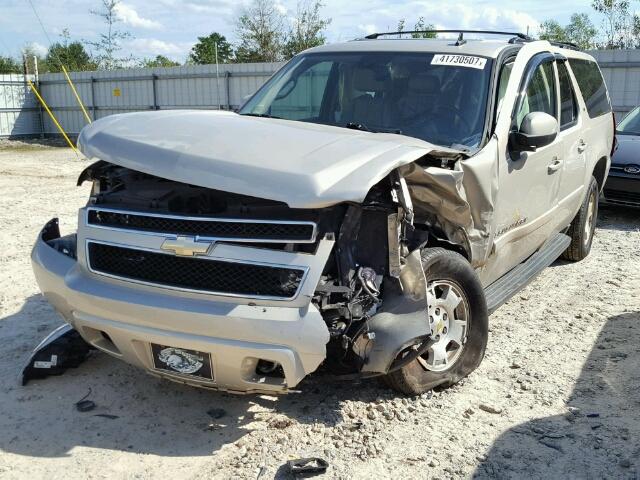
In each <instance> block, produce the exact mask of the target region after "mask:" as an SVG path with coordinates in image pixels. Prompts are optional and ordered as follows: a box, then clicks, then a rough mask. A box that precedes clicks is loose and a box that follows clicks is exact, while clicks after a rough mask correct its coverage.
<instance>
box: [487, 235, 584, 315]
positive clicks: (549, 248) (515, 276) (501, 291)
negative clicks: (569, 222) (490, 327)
mask: <svg viewBox="0 0 640 480" xmlns="http://www.w3.org/2000/svg"><path fill="white" fill-rule="evenodd" d="M570 243H571V237H569V236H567V235H565V234H563V233H558V234H557V235H556V236H555V237H553V238H551V240H549V241H548V242H547V243H546V244H544V245H543V246H542V248H540V250H538V251H537V252H536V253H534V254H533V255H531V256H530V257H529V258H528V259H526V260H525V261H524V262H522V263H521V264H520V265H518V266H517V267H515V268H514V269H512V270H510V271H509V272H507V273H505V274H504V275H503V276H502V277H500V278H499V279H498V280H496V281H495V282H493V283H492V284H491V285H489V286H488V287H486V288H485V289H484V296H485V298H486V300H487V310H488V311H489V315H491V314H492V313H493V312H495V311H496V310H497V309H498V308H500V307H501V306H502V305H503V304H504V303H505V302H507V300H509V299H510V298H511V297H513V296H514V295H515V294H517V293H518V292H519V291H520V290H522V289H523V288H524V287H526V286H527V285H529V283H531V281H532V280H533V279H534V278H536V277H537V276H538V274H539V273H540V272H542V270H544V269H545V268H547V267H548V266H549V265H551V264H552V263H553V262H554V261H555V260H556V259H557V258H558V257H559V256H560V255H561V254H562V252H564V251H565V250H566V249H567V247H568V246H569V244H570Z"/></svg>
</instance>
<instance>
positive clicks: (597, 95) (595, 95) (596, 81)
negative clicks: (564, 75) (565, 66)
mask: <svg viewBox="0 0 640 480" xmlns="http://www.w3.org/2000/svg"><path fill="white" fill-rule="evenodd" d="M569 65H570V66H571V70H573V74H574V75H575V77H576V80H577V82H578V87H580V92H581V93H582V97H583V98H584V103H586V104H587V111H588V112H589V116H590V117H591V118H595V117H599V116H600V115H604V114H605V113H609V112H611V104H609V97H608V96H607V87H606V86H605V84H604V79H603V78H602V74H601V73H600V69H599V68H598V65H597V64H596V63H595V62H592V61H590V60H578V59H575V58H572V59H570V60H569Z"/></svg>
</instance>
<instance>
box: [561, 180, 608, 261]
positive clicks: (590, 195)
mask: <svg viewBox="0 0 640 480" xmlns="http://www.w3.org/2000/svg"><path fill="white" fill-rule="evenodd" d="M599 190H600V189H599V187H598V182H597V181H596V179H595V178H594V177H591V182H590V183H589V188H588V190H587V195H586V196H585V198H584V201H583V202H582V205H580V210H579V211H578V214H577V215H576V217H575V218H574V219H573V222H571V226H570V227H569V230H568V231H567V235H569V236H570V237H571V243H570V244H569V246H568V247H567V249H566V250H565V251H564V253H563V254H562V258H564V259H565V260H570V261H572V262H578V261H580V260H583V259H584V258H585V257H586V256H587V255H589V252H590V251H591V244H592V243H593V234H594V232H595V230H596V220H597V218H598V200H599Z"/></svg>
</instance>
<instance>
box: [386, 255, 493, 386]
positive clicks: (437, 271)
mask: <svg viewBox="0 0 640 480" xmlns="http://www.w3.org/2000/svg"><path fill="white" fill-rule="evenodd" d="M422 267H423V269H424V272H425V275H426V278H427V284H431V283H432V282H434V281H438V280H444V281H450V282H453V283H455V284H456V285H457V286H458V287H460V290H461V292H462V293H463V295H464V296H465V297H466V301H467V305H468V314H469V315H468V322H467V335H466V341H465V342H464V344H463V348H462V353H460V356H459V357H458V359H457V360H456V361H455V362H454V363H453V364H452V366H451V367H450V368H449V369H447V370H444V371H437V372H436V371H429V370H427V369H426V368H425V367H424V366H423V365H422V364H421V363H420V362H419V360H414V361H412V362H411V363H409V364H408V365H405V366H404V367H402V368H400V369H399V370H396V371H394V372H390V373H389V374H388V375H386V376H385V377H384V381H385V383H386V384H387V385H388V386H390V387H391V388H393V389H395V390H397V391H399V392H401V393H404V394H406V395H411V396H414V395H420V394H422V393H424V392H426V391H428V390H431V389H432V388H434V387H437V386H441V387H449V386H451V385H453V384H455V383H457V382H458V381H460V380H461V379H463V378H464V377H466V376H467V375H469V374H470V373H471V372H473V371H474V370H475V369H476V368H477V367H478V365H480V362H481V361H482V358H483V357H484V352H485V348H486V346H487V337H488V330H489V315H488V313H487V304H486V300H485V298H484V290H483V288H482V285H481V284H480V281H479V279H478V277H477V275H476V273H475V272H474V270H473V268H471V265H470V264H469V262H468V261H467V260H466V259H465V258H464V257H463V256H462V255H460V254H458V253H456V252H452V251H449V250H445V249H443V248H426V249H424V250H423V251H422Z"/></svg>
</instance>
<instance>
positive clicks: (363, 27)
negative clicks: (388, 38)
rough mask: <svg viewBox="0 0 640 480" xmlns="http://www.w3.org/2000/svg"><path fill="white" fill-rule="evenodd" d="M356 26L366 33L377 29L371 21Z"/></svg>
mask: <svg viewBox="0 0 640 480" xmlns="http://www.w3.org/2000/svg"><path fill="white" fill-rule="evenodd" d="M358 28H359V29H360V30H361V31H363V32H364V33H366V34H367V35H369V34H370V33H375V32H376V31H378V28H377V27H376V26H375V25H374V24H373V23H368V24H366V25H358Z"/></svg>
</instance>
